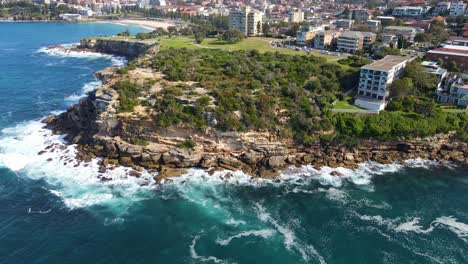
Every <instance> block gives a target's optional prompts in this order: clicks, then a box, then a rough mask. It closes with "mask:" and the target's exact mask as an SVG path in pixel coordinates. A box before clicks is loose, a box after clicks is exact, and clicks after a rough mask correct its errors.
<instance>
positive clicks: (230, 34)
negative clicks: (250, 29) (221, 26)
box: [218, 29, 245, 44]
mask: <svg viewBox="0 0 468 264" xmlns="http://www.w3.org/2000/svg"><path fill="white" fill-rule="evenodd" d="M244 38H245V37H244V34H243V33H242V32H240V31H239V30H237V29H230V30H227V31H226V32H224V33H223V34H222V35H221V36H220V37H219V38H218V39H219V40H222V41H225V42H227V43H230V44H233V43H237V42H240V41H241V40H243V39H244Z"/></svg>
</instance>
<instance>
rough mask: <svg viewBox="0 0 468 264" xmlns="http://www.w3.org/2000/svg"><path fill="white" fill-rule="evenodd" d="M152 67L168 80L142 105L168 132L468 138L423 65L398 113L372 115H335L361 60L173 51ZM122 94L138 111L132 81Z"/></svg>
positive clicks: (311, 138)
mask: <svg viewBox="0 0 468 264" xmlns="http://www.w3.org/2000/svg"><path fill="white" fill-rule="evenodd" d="M145 63H146V64H147V66H150V67H152V68H154V69H156V70H157V71H161V72H162V73H163V74H164V75H165V80H166V81H160V84H159V85H161V86H162V87H163V89H162V90H160V91H159V92H158V93H156V94H152V95H151V96H150V97H149V98H150V101H152V103H144V102H142V103H143V104H144V105H145V106H147V107H150V108H151V109H152V110H153V117H154V119H155V122H157V124H158V125H160V126H163V127H170V126H186V127H187V126H188V127H192V128H195V129H200V130H204V129H206V128H207V127H208V126H211V127H216V128H217V129H219V130H223V131H248V130H257V131H270V132H272V133H275V134H276V135H279V136H281V137H288V138H294V139H295V141H296V143H298V144H303V145H311V144H316V143H319V142H320V143H321V144H342V143H345V144H348V145H355V144H358V142H359V140H360V139H363V138H376V139H395V138H412V137H418V136H429V135H433V134H435V133H439V132H448V131H453V130H458V131H459V136H460V137H464V138H466V136H467V135H466V131H467V130H468V129H467V126H468V125H467V124H468V119H467V116H466V115H465V114H452V113H446V112H442V111H441V110H440V109H439V108H438V106H437V105H436V104H435V103H434V100H433V91H434V90H435V88H436V87H435V83H436V82H435V80H434V79H433V77H432V76H431V75H426V74H425V73H421V69H420V68H419V64H418V62H415V63H411V64H410V65H409V66H408V68H407V70H406V72H405V75H404V77H403V79H402V80H405V81H406V82H407V83H406V84H408V83H410V84H411V85H406V86H404V87H403V85H402V87H403V88H404V89H403V88H402V91H399V92H398V94H396V95H394V98H392V102H391V103H390V105H389V110H390V111H384V112H382V113H381V114H380V115H369V116H356V115H353V114H334V113H332V111H331V107H332V106H331V103H332V102H333V101H335V100H336V99H337V98H339V97H341V96H342V94H343V92H344V91H347V90H349V89H352V88H355V87H356V86H357V81H358V74H359V68H358V67H353V66H360V65H361V64H363V63H366V61H365V60H364V59H362V58H360V57H357V56H352V57H350V58H348V59H344V60H341V61H340V63H341V64H345V65H347V66H345V67H343V66H341V65H340V64H337V63H326V60H325V59H323V58H319V57H314V56H292V55H284V54H279V53H271V52H266V53H259V52H258V51H256V50H251V51H236V52H228V51H223V50H212V49H200V50H187V49H172V48H171V49H167V50H162V51H160V52H159V53H158V55H157V56H154V57H153V58H152V59H150V61H146V62H145ZM187 82H195V83H194V84H193V85H191V84H188V83H187ZM397 85H398V83H396V84H395V85H394V88H395V89H396V90H398V88H397V87H396V86H397ZM197 88H198V92H196V91H195V90H196V89H197ZM200 89H201V90H203V92H201V93H200V92H199V90H200ZM117 90H118V91H119V94H120V95H121V103H122V102H123V104H122V105H121V109H120V110H121V111H131V109H133V107H134V105H135V104H137V103H138V98H137V97H138V96H137V94H138V92H139V90H138V89H137V88H136V87H135V85H134V84H131V83H128V82H123V83H120V84H119V86H118V89H117ZM464 131H465V132H464ZM187 147H188V146H187Z"/></svg>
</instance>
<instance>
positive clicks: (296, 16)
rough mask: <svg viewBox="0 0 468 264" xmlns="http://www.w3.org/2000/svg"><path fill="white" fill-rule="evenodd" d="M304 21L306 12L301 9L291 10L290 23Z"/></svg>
mask: <svg viewBox="0 0 468 264" xmlns="http://www.w3.org/2000/svg"><path fill="white" fill-rule="evenodd" d="M302 21H304V12H302V11H301V10H297V11H290V12H289V14H288V22H289V23H300V22H302Z"/></svg>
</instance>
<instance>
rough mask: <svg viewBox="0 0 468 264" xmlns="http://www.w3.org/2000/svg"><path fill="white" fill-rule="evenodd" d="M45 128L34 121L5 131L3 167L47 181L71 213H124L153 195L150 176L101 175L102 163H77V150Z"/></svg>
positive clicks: (121, 170)
mask: <svg viewBox="0 0 468 264" xmlns="http://www.w3.org/2000/svg"><path fill="white" fill-rule="evenodd" d="M43 125H44V124H42V123H40V122H39V121H31V122H27V123H23V124H19V125H17V126H16V127H12V128H6V129H3V130H2V133H3V135H2V136H1V137H0V167H6V168H9V169H10V170H12V171H15V172H17V173H18V174H19V175H20V176H26V177H29V178H31V179H44V180H45V181H46V182H47V183H48V184H49V185H50V187H52V189H51V190H50V192H51V193H53V194H54V195H56V196H58V197H60V198H61V199H62V200H63V202H64V204H65V205H66V206H67V207H68V208H70V209H75V208H81V207H88V206H93V205H100V204H108V205H111V206H110V207H111V208H115V209H117V211H122V210H123V209H125V208H126V207H128V205H129V204H130V203H131V202H132V201H138V200H141V199H146V198H147V197H148V196H149V195H150V194H151V192H148V191H147V190H148V189H149V188H152V187H148V186H150V185H152V184H153V183H154V180H153V178H152V175H150V174H149V173H147V172H143V173H142V176H141V177H140V178H136V177H132V176H128V172H129V171H130V170H131V169H130V168H125V167H118V168H115V169H113V170H108V171H107V172H106V173H103V174H102V173H99V164H98V162H99V160H98V159H95V160H93V161H91V162H89V163H84V162H79V161H77V160H76V159H75V156H76V147H75V146H74V145H66V144H64V142H63V141H62V138H61V137H60V136H57V135H53V134H52V132H51V131H50V130H48V129H45V128H43ZM103 180H105V181H103ZM146 185H148V186H146ZM122 206H123V207H122Z"/></svg>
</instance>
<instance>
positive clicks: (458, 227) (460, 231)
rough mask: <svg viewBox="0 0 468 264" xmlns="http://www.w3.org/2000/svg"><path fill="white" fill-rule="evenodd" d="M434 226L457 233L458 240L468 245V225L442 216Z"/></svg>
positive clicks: (435, 221)
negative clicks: (443, 227)
mask: <svg viewBox="0 0 468 264" xmlns="http://www.w3.org/2000/svg"><path fill="white" fill-rule="evenodd" d="M432 224H433V225H435V226H437V227H441V226H445V227H446V228H448V229H449V230H450V231H452V232H453V233H455V234H456V235H457V237H458V238H460V239H461V240H463V241H465V242H467V243H468V239H467V238H468V224H465V223H462V222H459V221H458V219H457V218H455V217H453V216H441V217H438V218H436V219H435V220H434V221H433V222H432V223H431V225H432Z"/></svg>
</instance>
